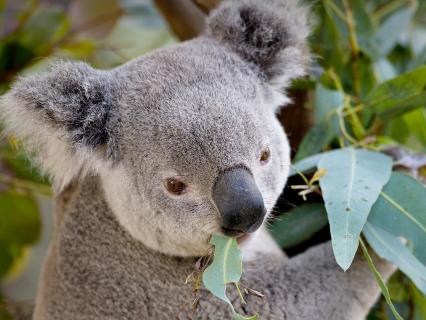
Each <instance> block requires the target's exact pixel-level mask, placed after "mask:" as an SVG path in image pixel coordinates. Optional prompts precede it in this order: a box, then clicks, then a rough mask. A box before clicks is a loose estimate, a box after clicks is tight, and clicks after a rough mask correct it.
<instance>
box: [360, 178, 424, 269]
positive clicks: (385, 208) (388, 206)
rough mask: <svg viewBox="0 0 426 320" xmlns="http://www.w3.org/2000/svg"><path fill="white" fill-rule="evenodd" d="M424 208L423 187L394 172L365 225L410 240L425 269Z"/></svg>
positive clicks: (413, 180) (415, 181)
mask: <svg viewBox="0 0 426 320" xmlns="http://www.w3.org/2000/svg"><path fill="white" fill-rule="evenodd" d="M425 208H426V188H425V186H424V185H423V184H421V183H420V182H418V181H417V180H415V179H413V178H411V177H409V176H407V175H405V174H403V173H397V172H394V173H392V176H391V178H390V180H389V182H388V183H387V184H386V185H385V187H384V188H383V191H382V192H381V194H380V197H379V199H378V200H377V202H376V203H375V204H374V206H373V208H372V209H371V213H370V215H369V217H368V222H370V223H371V224H373V225H375V226H380V228H383V229H384V230H385V231H387V232H389V233H391V234H393V235H394V236H402V237H404V238H406V239H407V240H409V241H410V242H411V243H412V245H413V249H414V255H415V256H416V257H417V259H419V260H420V261H421V262H422V263H423V264H424V265H426V246H425V243H426V214H425Z"/></svg>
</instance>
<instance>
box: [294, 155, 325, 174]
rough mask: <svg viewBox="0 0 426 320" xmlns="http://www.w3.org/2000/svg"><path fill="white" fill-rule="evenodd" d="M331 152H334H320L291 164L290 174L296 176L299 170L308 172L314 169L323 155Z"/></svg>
mask: <svg viewBox="0 0 426 320" xmlns="http://www.w3.org/2000/svg"><path fill="white" fill-rule="evenodd" d="M329 152H332V151H326V152H322V153H318V154H316V155H313V156H310V157H306V158H304V159H302V160H300V161H297V162H296V163H294V164H293V165H292V166H291V169H290V176H294V175H296V174H298V173H299V172H307V171H311V170H314V169H315V168H316V167H317V165H318V162H319V161H320V159H321V157H322V156H323V155H325V154H327V153H329Z"/></svg>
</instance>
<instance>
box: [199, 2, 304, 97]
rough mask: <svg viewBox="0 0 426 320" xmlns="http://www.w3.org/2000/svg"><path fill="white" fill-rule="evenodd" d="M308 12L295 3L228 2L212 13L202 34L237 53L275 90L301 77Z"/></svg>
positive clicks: (302, 73)
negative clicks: (204, 32)
mask: <svg viewBox="0 0 426 320" xmlns="http://www.w3.org/2000/svg"><path fill="white" fill-rule="evenodd" d="M307 20H308V9H307V8H306V7H303V6H300V5H299V3H298V1H297V0H262V1H259V0H229V1H223V3H222V4H221V5H220V6H219V7H218V8H217V9H216V10H215V11H213V12H212V14H211V15H210V17H209V18H208V21H207V29H206V35H207V36H209V37H213V38H215V39H216V40H217V41H219V42H220V43H221V44H222V45H224V46H226V47H227V48H229V49H231V50H232V51H234V52H235V53H237V54H238V55H239V56H240V57H242V58H243V59H244V60H246V61H247V62H249V63H250V64H252V66H253V67H254V68H255V69H256V70H257V71H258V72H259V73H260V76H261V77H262V78H264V79H266V81H268V82H269V83H270V84H271V85H272V86H274V87H276V88H277V89H281V88H285V87H286V86H287V85H288V84H289V81H290V80H291V79H294V78H296V77H300V76H302V75H304V74H305V70H306V67H307V64H308V62H309V50H308V49H307V45H306V38H307V37H308V35H309V24H308V21H307Z"/></svg>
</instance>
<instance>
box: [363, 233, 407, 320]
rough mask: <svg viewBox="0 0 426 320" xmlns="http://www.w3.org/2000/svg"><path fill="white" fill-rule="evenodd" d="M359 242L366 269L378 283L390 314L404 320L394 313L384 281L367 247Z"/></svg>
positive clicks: (398, 319) (396, 312)
mask: <svg viewBox="0 0 426 320" xmlns="http://www.w3.org/2000/svg"><path fill="white" fill-rule="evenodd" d="M360 240H361V241H360V242H361V248H362V252H363V253H364V256H365V258H366V259H367V264H368V267H369V268H370V270H371V272H372V273H373V275H374V278H375V279H376V282H377V283H378V285H379V287H380V290H381V291H382V294H383V296H384V297H385V299H386V302H387V304H388V305H389V307H390V308H391V311H392V314H393V315H394V316H395V318H396V319H397V320H404V319H402V317H401V316H400V315H399V313H398V311H396V309H395V306H394V305H393V303H392V300H391V297H390V294H389V290H388V288H387V287H386V283H385V280H383V278H382V275H381V274H380V273H379V271H378V270H377V268H376V266H375V265H374V263H373V259H371V257H370V254H369V253H368V250H367V247H366V246H365V244H364V241H362V239H360Z"/></svg>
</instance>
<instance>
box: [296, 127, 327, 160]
mask: <svg viewBox="0 0 426 320" xmlns="http://www.w3.org/2000/svg"><path fill="white" fill-rule="evenodd" d="M332 139H333V136H332V135H331V134H330V130H329V125H328V123H326V122H325V121H323V122H321V123H319V124H317V125H316V126H314V127H312V128H311V129H309V131H308V133H307V134H306V135H305V136H304V137H303V140H302V142H301V143H300V145H299V148H298V150H297V153H296V155H295V156H294V160H295V161H299V160H302V159H304V158H306V157H309V156H311V155H313V154H316V153H318V152H320V151H321V150H322V149H323V148H324V147H325V146H326V145H328V144H329V143H330V142H331V140H332Z"/></svg>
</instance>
